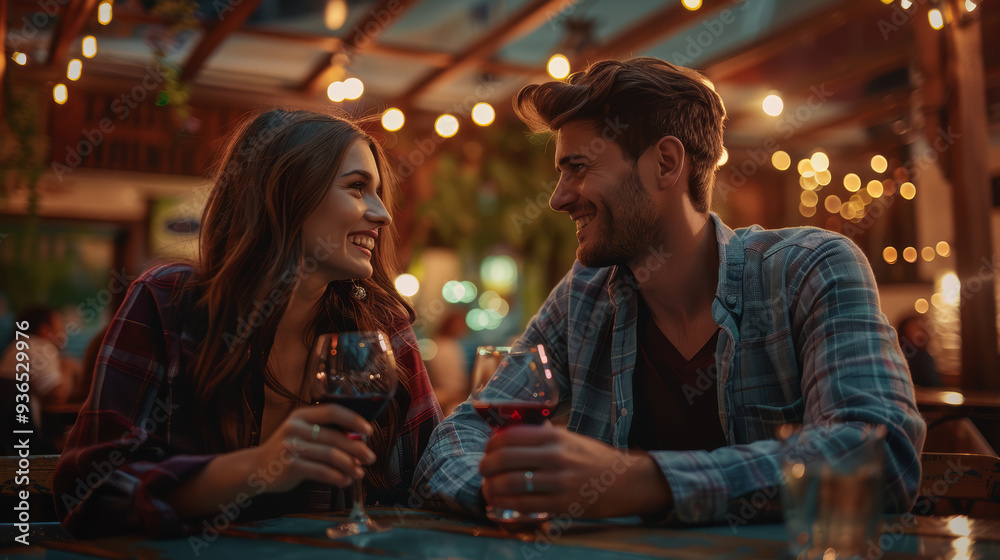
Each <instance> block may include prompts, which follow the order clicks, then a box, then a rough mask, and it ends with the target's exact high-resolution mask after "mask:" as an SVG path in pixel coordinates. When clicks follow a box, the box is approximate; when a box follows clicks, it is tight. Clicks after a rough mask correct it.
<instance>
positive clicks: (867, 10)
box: [702, 1, 890, 82]
mask: <svg viewBox="0 0 1000 560" xmlns="http://www.w3.org/2000/svg"><path fill="white" fill-rule="evenodd" d="M889 9H890V8H889V7H888V6H886V5H884V4H882V3H881V2H856V1H850V2H846V1H845V2H840V3H839V4H837V5H835V6H833V7H831V8H828V9H826V10H825V13H824V14H822V15H817V14H814V13H809V14H806V15H804V16H802V17H799V18H796V19H795V20H793V21H790V22H787V23H785V24H784V25H783V26H781V27H780V28H778V29H772V30H770V31H769V32H768V33H767V34H766V35H764V36H762V37H760V38H758V39H757V40H755V41H752V42H751V43H750V44H748V45H741V46H737V47H736V48H734V49H733V50H732V51H729V52H725V53H721V54H719V55H717V56H716V57H715V58H714V59H712V60H709V61H707V62H706V63H704V64H703V65H702V68H703V69H704V72H705V74H706V75H708V77H709V78H711V79H712V80H713V81H716V82H718V81H721V80H725V79H728V78H731V77H733V76H735V75H737V74H739V73H741V72H744V71H746V70H749V69H750V68H753V67H756V66H760V65H761V64H763V63H764V62H766V61H768V60H770V59H772V58H774V57H775V56H776V55H777V54H778V53H780V52H783V51H785V50H788V49H792V48H795V47H796V45H799V44H801V43H802V42H804V41H808V40H809V39H813V38H816V37H822V36H823V35H825V34H826V33H828V32H830V31H832V30H834V29H836V28H838V27H840V26H843V25H846V24H849V23H856V22H859V21H866V20H867V19H869V18H870V17H871V16H872V15H874V14H876V13H878V12H882V13H885V12H886V10H889Z"/></svg>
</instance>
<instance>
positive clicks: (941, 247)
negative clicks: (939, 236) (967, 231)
mask: <svg viewBox="0 0 1000 560" xmlns="http://www.w3.org/2000/svg"><path fill="white" fill-rule="evenodd" d="M935 248H936V249H937V254H939V255H941V256H942V257H947V256H948V255H950V254H951V246H950V245H948V242H947V241H938V244H937V245H935Z"/></svg>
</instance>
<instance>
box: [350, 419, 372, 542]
mask: <svg viewBox="0 0 1000 560" xmlns="http://www.w3.org/2000/svg"><path fill="white" fill-rule="evenodd" d="M361 441H363V442H364V443H365V445H368V436H361ZM361 481H362V479H360V478H358V479H356V480H355V481H354V484H353V485H352V488H351V497H352V499H353V500H354V506H353V507H352V509H351V518H350V521H351V522H352V523H368V513H367V512H366V511H365V489H364V487H363V486H362V485H361Z"/></svg>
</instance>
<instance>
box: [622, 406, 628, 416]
mask: <svg viewBox="0 0 1000 560" xmlns="http://www.w3.org/2000/svg"><path fill="white" fill-rule="evenodd" d="M622 416H628V409H627V408H623V409H622Z"/></svg>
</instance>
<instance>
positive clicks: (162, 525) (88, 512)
mask: <svg viewBox="0 0 1000 560" xmlns="http://www.w3.org/2000/svg"><path fill="white" fill-rule="evenodd" d="M193 272H194V271H193V269H192V268H191V267H190V266H187V265H165V266H161V267H158V268H155V269H153V270H151V271H149V272H147V273H146V274H144V275H143V276H142V277H140V278H139V279H138V280H136V281H135V282H134V283H133V284H132V286H131V287H130V288H129V292H128V294H127V295H126V298H125V301H124V302H123V303H122V306H121V308H120V309H119V310H118V313H117V314H116V315H115V317H114V319H113V320H112V321H111V326H110V328H109V330H108V333H107V335H106V336H105V338H104V343H103V345H102V346H101V351H100V355H99V357H98V361H97V366H96V369H95V372H94V382H93V386H92V387H91V391H90V395H89V397H88V398H87V401H86V402H85V403H84V405H83V408H82V410H81V411H80V415H79V417H78V419H77V421H76V424H75V425H74V426H73V430H72V432H71V433H70V435H69V439H68V440H67V442H66V447H65V449H64V450H63V453H62V457H61V458H60V460H59V464H58V466H57V468H56V473H55V479H54V492H53V494H54V498H55V503H56V511H57V512H58V514H59V517H60V520H61V521H62V523H63V525H64V526H65V527H66V528H67V529H68V530H69V531H70V532H71V533H74V534H75V535H78V536H89V537H93V536H97V535H102V534H109V533H121V532H128V531H132V532H134V531H139V532H144V533H147V534H151V535H153V536H158V537H162V536H170V535H176V534H180V533H185V532H190V531H192V530H201V528H202V527H201V526H200V525H199V522H200V521H201V520H198V519H185V518H182V517H180V516H179V515H178V513H177V512H176V511H175V510H174V509H173V508H172V507H170V505H169V504H168V503H167V502H166V501H164V497H166V496H168V495H169V494H170V493H171V492H173V491H174V490H176V489H177V488H178V487H180V486H181V485H182V484H183V483H184V482H185V481H186V480H188V479H189V478H190V477H191V476H193V475H194V474H196V473H197V472H198V471H200V470H201V469H202V468H204V467H205V465H207V464H208V463H209V462H210V461H211V460H212V459H214V458H215V457H216V455H217V454H219V453H222V452H225V451H226V450H224V449H220V448H219V445H220V444H219V443H216V442H217V441H218V437H216V438H212V437H209V436H208V435H207V434H206V431H208V430H211V427H207V426H206V425H205V418H206V414H205V411H204V406H203V405H202V404H201V403H200V402H198V399H197V397H196V394H195V390H194V384H193V381H192V380H191V379H190V376H188V375H185V374H184V370H185V368H187V367H193V365H194V360H195V358H196V356H197V354H196V351H197V346H198V342H199V338H200V337H199V335H198V334H197V330H198V328H199V325H200V323H201V322H200V321H198V320H197V319H196V318H194V317H192V316H191V315H190V311H189V310H190V305H191V302H190V299H189V298H185V299H181V298H177V297H175V296H176V295H177V293H178V291H179V290H180V289H181V288H182V287H183V286H184V285H185V283H186V282H187V281H188V279H189V278H190V277H191V275H192V274H193ZM395 329H396V331H397V332H394V333H389V335H390V339H391V340H392V343H393V350H394V352H395V356H396V362H397V364H398V365H399V366H400V381H399V383H400V387H401V388H402V387H406V389H407V391H406V392H404V391H397V392H396V397H395V400H396V402H397V404H398V406H399V409H400V410H401V411H405V413H404V414H403V415H402V418H401V419H400V425H399V426H397V434H398V435H397V437H396V439H395V440H394V441H393V442H392V444H391V449H390V450H389V453H390V461H389V464H390V465H391V472H387V473H382V472H379V473H374V472H369V473H366V477H365V480H366V486H367V487H368V498H369V501H373V500H374V499H378V500H380V501H381V503H398V502H402V501H404V500H405V499H406V498H407V491H408V490H409V488H410V485H411V481H412V478H413V473H414V469H415V466H416V462H417V459H418V458H419V457H420V454H421V452H422V451H423V449H424V448H425V446H426V445H427V441H428V438H429V437H430V433H431V431H432V430H433V428H434V427H435V426H436V425H437V423H438V422H439V421H440V419H441V409H440V407H438V404H437V399H435V397H434V392H433V390H432V389H431V386H430V382H429V380H428V378H427V372H426V370H425V369H424V364H423V361H422V360H421V359H420V354H419V352H418V351H417V344H416V337H415V336H414V333H413V330H412V329H411V328H410V325H409V324H408V323H406V322H405V321H401V323H400V324H397V325H395ZM261 363H266V356H263V357H262V361H261V362H259V363H258V362H256V361H255V360H251V362H250V363H249V364H248V365H247V368H250V369H251V371H250V372H249V374H248V379H249V382H248V383H247V384H246V386H245V387H244V390H243V394H242V395H234V396H235V397H236V398H241V400H242V402H243V414H240V415H238V416H239V418H240V420H239V421H238V423H237V424H238V425H237V431H238V433H239V436H238V440H239V441H242V442H245V443H246V444H247V445H251V446H253V445H258V444H259V428H258V426H260V422H261V417H262V414H263V401H264V383H263V374H262V368H261ZM217 431H218V430H217ZM215 435H216V436H218V435H221V434H215ZM376 480H377V481H380V483H377V484H376V486H377V487H373V481H376ZM255 482H256V483H255ZM266 482H267V474H266V473H261V475H260V476H259V477H258V478H257V479H255V481H251V483H250V485H251V488H254V489H255V490H259V491H260V492H263V491H264V490H265V489H266ZM323 493H325V494H326V498H325V499H322V498H317V496H318V495H319V494H323ZM334 494H339V492H335V493H334ZM341 501H343V496H342V495H341V496H337V495H333V496H331V492H330V487H328V486H327V487H323V486H322V485H319V484H316V483H309V482H304V483H303V484H301V485H299V487H298V488H296V489H295V490H293V491H290V492H285V493H281V494H267V493H258V494H257V495H252V496H250V502H251V503H250V504H249V505H247V504H246V503H239V504H237V503H235V502H234V504H228V505H227V504H220V511H222V512H223V513H225V510H226V509H227V508H228V509H229V511H230V513H232V512H234V511H235V512H238V513H239V520H240V521H243V520H248V519H254V518H259V517H268V516H273V515H279V514H282V513H288V512H291V511H296V510H298V511H304V510H308V509H314V508H315V507H316V506H317V504H322V503H325V504H326V507H327V508H329V507H330V504H338V503H340V502H341ZM215 515H218V513H216V514H215Z"/></svg>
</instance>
